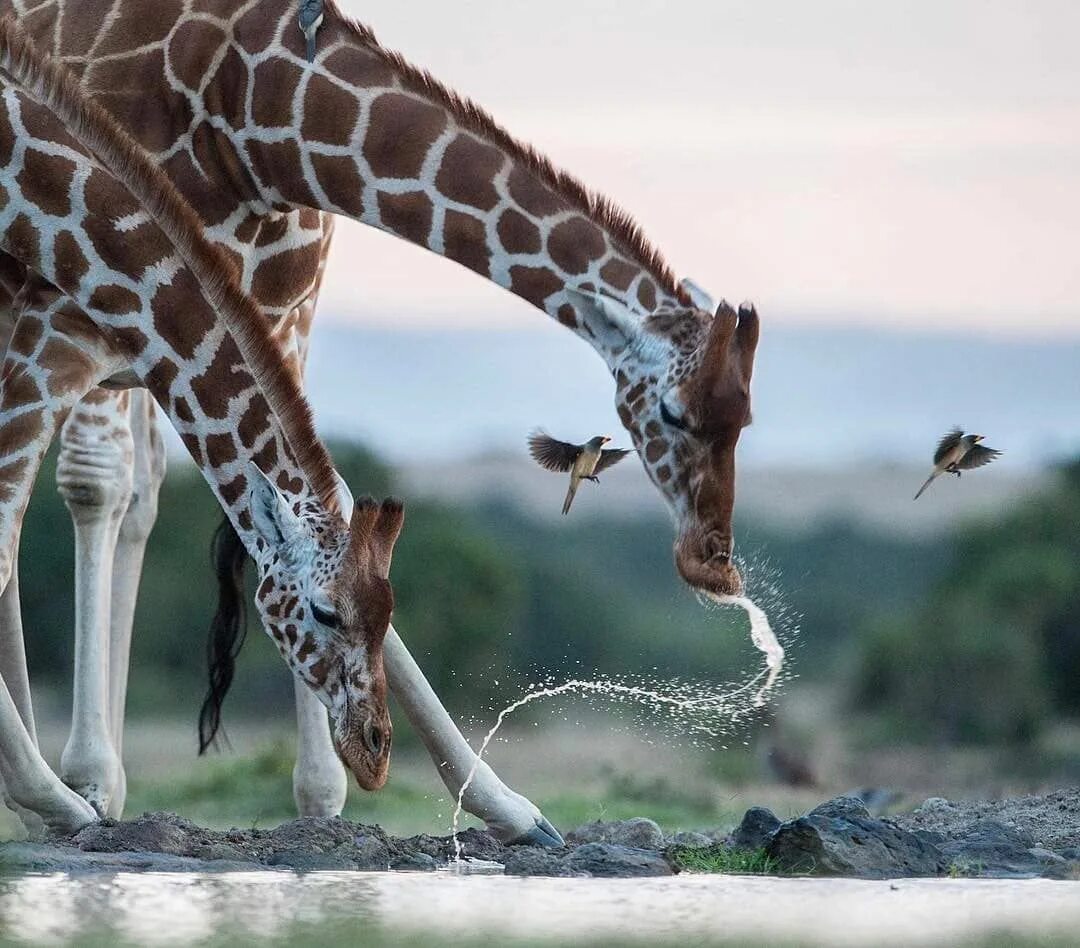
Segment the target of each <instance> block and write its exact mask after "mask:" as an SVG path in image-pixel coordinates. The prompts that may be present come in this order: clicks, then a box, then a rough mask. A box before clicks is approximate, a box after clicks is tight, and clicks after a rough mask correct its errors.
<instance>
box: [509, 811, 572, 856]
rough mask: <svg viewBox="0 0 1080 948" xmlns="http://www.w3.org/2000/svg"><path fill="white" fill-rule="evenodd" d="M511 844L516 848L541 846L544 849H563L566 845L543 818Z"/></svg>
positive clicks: (557, 832) (555, 830)
mask: <svg viewBox="0 0 1080 948" xmlns="http://www.w3.org/2000/svg"><path fill="white" fill-rule="evenodd" d="M510 842H511V843H512V844H513V845H515V846H540V847H542V848H543V849H561V848H562V847H563V846H565V845H566V843H565V842H564V841H563V838H562V835H561V834H560V833H559V831H558V830H557V829H555V827H554V826H552V825H551V823H549V822H548V821H547V819H546V818H545V817H543V816H541V817H540V818H539V819H537V821H536V825H535V826H533V827H532V829H530V830H529V831H528V832H526V833H523V834H522V835H521V836H519V837H518V838H517V839H513V840H511V841H510Z"/></svg>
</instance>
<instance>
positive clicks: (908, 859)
mask: <svg viewBox="0 0 1080 948" xmlns="http://www.w3.org/2000/svg"><path fill="white" fill-rule="evenodd" d="M765 851H766V853H767V854H768V855H769V856H770V857H771V858H773V859H775V860H776V862H777V864H778V865H779V867H780V868H781V869H783V870H785V871H787V872H795V873H809V874H812V875H824V876H852V877H856V878H861V879H887V878H893V877H897V876H935V875H938V874H940V872H941V871H942V870H943V869H944V868H945V866H946V864H947V861H946V860H945V859H944V858H943V854H942V851H941V850H940V849H939V848H938V847H937V846H935V845H934V844H933V843H931V842H929V841H927V840H926V839H923V838H920V837H919V836H916V835H915V834H914V833H910V832H908V831H906V830H903V829H901V828H900V827H898V826H897V825H895V824H894V823H892V822H891V821H889V820H881V819H876V818H874V817H872V816H870V813H869V811H868V810H867V809H866V806H865V805H864V804H863V803H862V801H861V800H856V799H854V798H852V797H837V798H836V799H835V800H830V801H829V802H827V803H823V804H822V805H821V806H819V807H817V808H816V809H814V810H811V811H810V812H809V813H808V814H807V815H806V816H803V817H799V818H798V819H796V820H791V821H789V822H787V823H783V824H781V826H780V827H779V829H777V831H776V833H775V834H774V835H773V837H772V839H771V840H770V841H769V843H768V845H767V846H766V847H765Z"/></svg>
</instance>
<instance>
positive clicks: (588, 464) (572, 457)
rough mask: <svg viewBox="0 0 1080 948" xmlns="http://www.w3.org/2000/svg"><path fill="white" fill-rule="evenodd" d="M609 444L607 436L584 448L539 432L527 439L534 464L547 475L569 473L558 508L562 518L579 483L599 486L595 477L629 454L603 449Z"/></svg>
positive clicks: (617, 450)
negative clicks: (562, 501)
mask: <svg viewBox="0 0 1080 948" xmlns="http://www.w3.org/2000/svg"><path fill="white" fill-rule="evenodd" d="M610 441H611V438H609V437H608V436H607V435H597V436H596V437H595V438H592V439H590V440H589V441H586V442H585V443H584V444H569V443H567V442H566V441H558V440H557V439H555V438H553V437H551V435H549V434H548V433H547V432H546V431H541V430H539V429H537V430H536V431H534V432H533V433H532V434H531V435H529V454H531V455H532V457H533V460H534V461H536V463H537V464H539V465H540V466H541V467H543V468H547V469H548V470H549V471H557V472H560V473H565V472H567V471H569V472H570V489H569V490H568V491H567V492H566V501H565V502H564V503H563V508H562V512H563V514H564V515H566V514H568V513H569V512H570V505H571V504H572V503H573V502H574V495H575V494H576V493H577V489H578V485H579V484H580V483H581V482H582V481H592V482H593V483H594V484H599V483H600V478H599V477H597V475H598V474H599V473H600V472H601V471H606V470H607V469H608V468H609V467H611V466H612V465H613V464H618V463H619V461H621V460H622V459H623V458H624V457H626V456H627V455H628V454H629V453H630V452H629V451H627V450H624V449H622V448H607V449H605V448H604V445H605V444H607V443H608V442H610Z"/></svg>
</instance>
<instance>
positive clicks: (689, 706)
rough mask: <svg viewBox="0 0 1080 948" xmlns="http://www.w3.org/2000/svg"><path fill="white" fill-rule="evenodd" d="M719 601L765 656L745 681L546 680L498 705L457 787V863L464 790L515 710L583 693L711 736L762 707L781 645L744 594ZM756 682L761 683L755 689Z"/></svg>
mask: <svg viewBox="0 0 1080 948" xmlns="http://www.w3.org/2000/svg"><path fill="white" fill-rule="evenodd" d="M710 598H711V599H712V601H713V602H715V603H716V604H718V605H731V606H738V607H739V608H741V609H742V610H744V611H745V612H746V614H747V617H748V618H749V620H750V639H751V641H752V642H753V644H754V646H755V648H757V649H758V650H759V651H760V652H762V653H763V654H764V655H765V668H764V669H763V670H762V671H760V672H759V673H758V674H757V675H755V676H754V677H753V678H751V679H750V680H749V681H748V682H745V683H744V684H742V685H740V686H738V687H736V688H733V689H732V688H729V689H728V690H723V689H720V688H717V687H716V686H712V685H709V684H703V683H697V682H695V683H689V682H683V681H679V680H671V681H666V682H648V683H643V682H634V681H628V680H618V679H613V678H601V679H598V680H595V681H593V680H588V679H580V678H573V679H571V680H570V681H565V682H563V683H562V684H558V685H553V684H550V683H549V684H546V685H544V686H541V687H537V688H534V690H532V691H530V692H529V693H528V694H526V695H524V696H523V697H522V698H519V699H518V700H517V701H515V702H514V703H513V704H510V705H508V706H507V707H505V708H503V709H502V710H501V711H500V712H499V714H498V717H497V718H496V719H495V724H494V725H493V726H492V727H491V729H490V730H489V731H488V732H487V734H486V735H485V736H484V739H483V741H482V742H481V744H480V748H479V750H478V751H477V754H476V760H475V761H474V762H473V765H472V768H471V769H470V770H469V773H468V775H467V776H466V777H465V781H464V783H462V785H461V789H460V790H458V795H457V801H456V804H455V806H454V815H453V818H452V820H451V830H450V831H451V833H452V835H453V839H454V861H455V863H457V864H460V863H461V841H460V839H459V837H458V833H459V830H460V826H461V814H462V811H463V809H464V802H465V794H466V793H467V792H468V790H469V787H471V786H472V782H473V780H474V779H475V777H476V771H477V770H478V768H479V767H480V763H481V761H483V759H484V755H485V754H486V753H487V749H488V746H489V745H490V744H491V742H492V741H493V740H494V739H495V735H496V734H497V733H498V732H499V729H500V728H501V727H502V725H503V722H504V721H505V720H506V719H507V718H508V717H509V716H510V715H511V714H513V713H514V712H515V711H518V710H520V709H521V708H524V707H525V706H526V705H529V704H532V703H533V702H534V701H539V700H541V699H543V698H557V697H560V696H562V695H586V696H592V697H599V698H601V699H604V700H607V701H616V702H624V703H631V704H637V705H642V706H644V707H646V708H648V709H649V710H650V711H653V712H655V713H656V714H657V715H658V716H662V717H663V718H664V719H666V720H667V721H668V723H669V724H670V725H672V727H673V728H677V729H678V732H679V733H680V735H682V736H683V737H691V738H695V737H705V738H708V739H715V738H718V737H722V736H724V735H725V734H729V733H731V732H732V731H733V730H734V729H735V728H737V727H739V726H741V725H742V724H743V723H744V722H745V721H746V720H747V719H748V718H749V717H750V716H752V714H753V712H754V711H755V710H756V709H758V708H761V707H763V706H764V704H765V701H766V699H767V698H768V696H769V694H770V693H771V692H772V690H773V688H774V687H775V685H776V683H777V681H778V679H779V676H780V673H781V671H782V669H783V666H784V648H783V646H782V645H781V644H780V642H779V640H778V639H777V637H776V633H775V632H774V631H773V629H772V626H771V625H770V624H769V619H768V616H766V614H765V611H764V610H763V609H761V608H760V607H759V606H758V605H756V604H755V603H754V602H753V600H751V599H749V598H747V597H745V596H723V597H720V596H711V597H710ZM759 683H760V687H758V685H759Z"/></svg>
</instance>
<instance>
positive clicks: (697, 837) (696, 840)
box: [667, 820, 779, 849]
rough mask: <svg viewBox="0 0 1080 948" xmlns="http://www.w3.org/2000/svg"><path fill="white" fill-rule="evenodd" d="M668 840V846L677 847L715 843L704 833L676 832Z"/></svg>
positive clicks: (706, 845)
mask: <svg viewBox="0 0 1080 948" xmlns="http://www.w3.org/2000/svg"><path fill="white" fill-rule="evenodd" d="M777 822H778V823H779V820H778V821H777ZM667 842H668V848H672V847H674V848H677V849H707V848H708V847H709V846H711V845H712V844H713V840H711V839H710V838H709V837H708V836H706V835H705V834H704V833H676V834H675V835H674V836H669V837H668V841H667Z"/></svg>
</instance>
